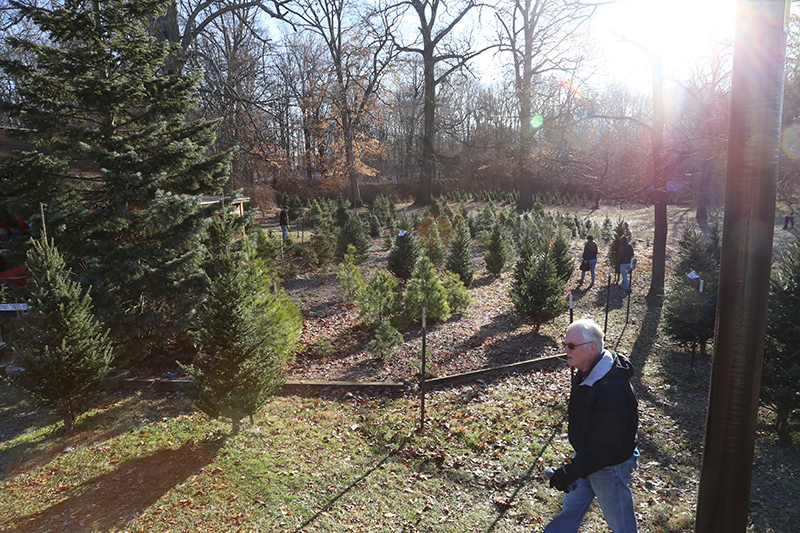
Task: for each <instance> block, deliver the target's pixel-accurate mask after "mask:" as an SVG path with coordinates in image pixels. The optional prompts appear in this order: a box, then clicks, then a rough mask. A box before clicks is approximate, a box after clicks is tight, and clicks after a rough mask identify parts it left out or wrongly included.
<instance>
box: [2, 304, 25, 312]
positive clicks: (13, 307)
mask: <svg viewBox="0 0 800 533" xmlns="http://www.w3.org/2000/svg"><path fill="white" fill-rule="evenodd" d="M28 309H30V307H28V304H0V311H27V310H28Z"/></svg>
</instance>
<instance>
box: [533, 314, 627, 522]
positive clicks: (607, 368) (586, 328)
mask: <svg viewBox="0 0 800 533" xmlns="http://www.w3.org/2000/svg"><path fill="white" fill-rule="evenodd" d="M564 351H565V353H566V354H567V364H568V365H569V366H571V367H573V368H575V369H577V372H576V373H575V376H574V377H573V380H572V389H571V391H570V398H569V410H568V413H569V430H568V431H569V442H570V444H571V445H572V447H573V449H574V450H575V454H574V455H573V456H572V460H571V461H570V462H568V463H566V464H565V465H563V466H562V467H560V468H558V469H557V470H555V471H554V472H553V474H552V476H551V477H550V486H551V487H554V488H556V489H558V490H560V491H563V492H565V493H566V494H565V495H564V503H563V508H562V510H561V513H560V514H559V515H558V516H556V517H555V518H554V519H553V521H552V522H550V524H548V526H547V527H546V528H545V530H544V531H545V533H567V532H569V533H577V531H578V528H579V527H580V525H581V522H582V521H583V517H584V515H585V514H586V511H588V510H589V506H590V505H591V503H592V501H593V500H594V499H595V498H597V501H598V503H599V504H600V508H601V509H602V510H603V517H604V518H605V520H606V522H607V523H608V525H609V527H611V530H612V531H614V532H615V533H636V531H637V528H636V514H635V513H634V507H633V497H632V495H631V490H630V488H629V487H628V483H629V482H630V480H631V473H632V472H633V469H634V468H636V465H637V458H638V457H639V451H638V450H637V448H636V431H637V429H638V425H639V415H638V401H637V399H636V393H635V392H634V390H633V387H632V386H631V384H630V378H631V376H633V366H632V365H631V362H630V361H629V360H628V359H627V358H626V357H625V356H622V355H618V354H616V353H614V352H613V351H611V350H606V349H604V348H603V330H602V329H600V326H598V325H597V324H596V323H595V322H594V321H593V320H587V319H583V320H576V321H575V322H573V323H572V324H570V326H569V327H568V328H567V333H566V336H565V337H564Z"/></svg>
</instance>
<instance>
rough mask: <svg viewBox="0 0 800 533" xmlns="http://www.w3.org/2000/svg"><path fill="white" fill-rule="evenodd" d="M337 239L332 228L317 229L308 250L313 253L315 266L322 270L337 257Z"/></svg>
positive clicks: (310, 240)
mask: <svg viewBox="0 0 800 533" xmlns="http://www.w3.org/2000/svg"><path fill="white" fill-rule="evenodd" d="M336 245H337V237H336V234H335V233H334V232H333V231H331V229H330V226H325V227H320V228H319V229H317V230H316V231H315V232H314V234H313V235H311V238H310V239H309V241H308V249H309V251H310V252H313V263H312V264H313V266H316V267H318V268H321V267H323V266H325V265H327V264H329V263H330V262H331V261H333V258H334V257H335V256H336Z"/></svg>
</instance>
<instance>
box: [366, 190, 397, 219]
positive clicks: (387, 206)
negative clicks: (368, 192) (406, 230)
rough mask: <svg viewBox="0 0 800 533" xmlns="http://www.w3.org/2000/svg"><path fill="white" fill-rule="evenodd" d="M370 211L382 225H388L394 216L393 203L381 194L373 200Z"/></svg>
mask: <svg viewBox="0 0 800 533" xmlns="http://www.w3.org/2000/svg"><path fill="white" fill-rule="evenodd" d="M372 212H373V213H374V214H375V216H376V217H377V218H378V221H379V222H380V223H381V225H382V226H387V227H388V226H389V224H390V223H391V222H392V221H393V220H394V219H395V218H396V212H395V206H394V203H393V202H392V201H391V200H389V199H388V198H387V197H385V196H383V195H380V196H378V197H377V198H375V200H374V201H373V203H372Z"/></svg>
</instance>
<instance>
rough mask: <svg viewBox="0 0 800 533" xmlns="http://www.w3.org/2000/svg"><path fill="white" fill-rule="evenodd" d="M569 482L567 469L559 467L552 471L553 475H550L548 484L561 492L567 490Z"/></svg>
mask: <svg viewBox="0 0 800 533" xmlns="http://www.w3.org/2000/svg"><path fill="white" fill-rule="evenodd" d="M569 484H570V479H569V477H568V476H567V470H566V469H565V468H559V469H558V470H556V471H555V472H553V475H552V476H551V477H550V486H551V487H553V488H554V489H558V490H560V491H561V492H569V488H568V487H569Z"/></svg>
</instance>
